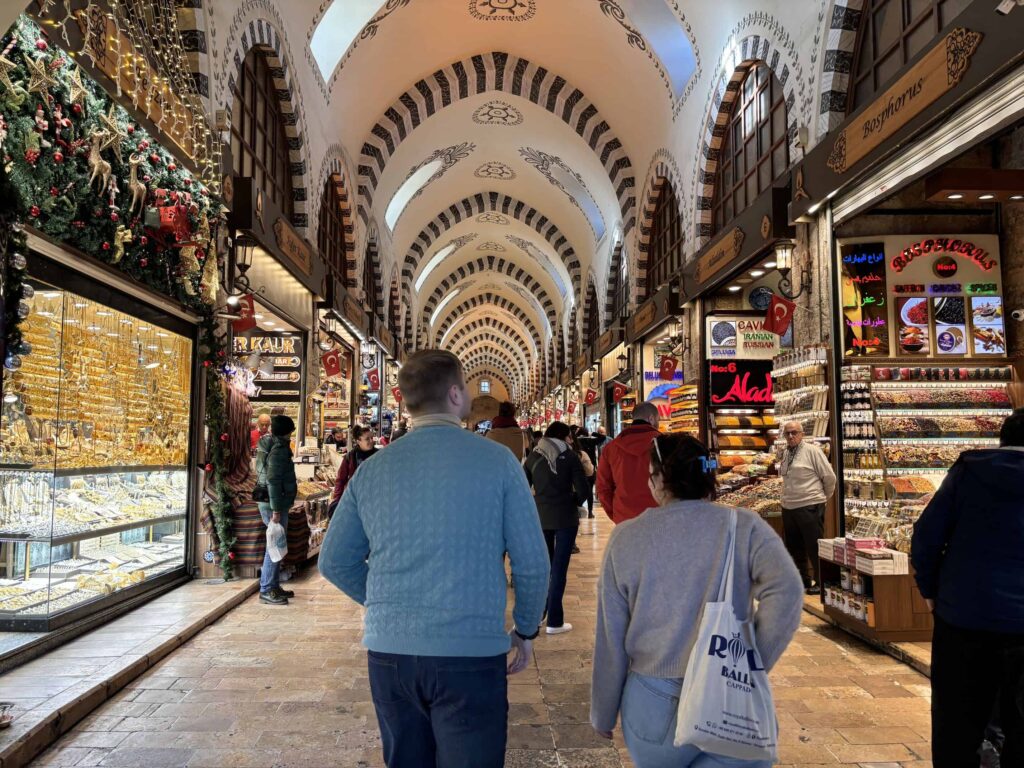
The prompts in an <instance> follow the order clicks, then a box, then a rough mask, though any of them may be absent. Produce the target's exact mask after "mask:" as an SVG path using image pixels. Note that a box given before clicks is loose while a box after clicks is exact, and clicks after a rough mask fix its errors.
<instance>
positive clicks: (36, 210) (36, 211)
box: [28, 205, 42, 218]
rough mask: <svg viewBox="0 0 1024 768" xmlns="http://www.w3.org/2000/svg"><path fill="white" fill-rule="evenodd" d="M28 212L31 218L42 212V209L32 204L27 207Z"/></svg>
mask: <svg viewBox="0 0 1024 768" xmlns="http://www.w3.org/2000/svg"><path fill="white" fill-rule="evenodd" d="M28 212H29V215H30V216H32V217H33V218H35V217H36V216H38V215H39V214H40V213H42V211H40V210H39V206H38V205H33V206H32V207H31V208H29V209H28Z"/></svg>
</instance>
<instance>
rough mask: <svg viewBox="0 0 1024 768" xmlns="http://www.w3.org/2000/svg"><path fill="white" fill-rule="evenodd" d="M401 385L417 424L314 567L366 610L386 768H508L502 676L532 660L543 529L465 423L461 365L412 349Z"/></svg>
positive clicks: (510, 475) (352, 496)
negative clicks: (508, 618) (511, 580)
mask: <svg viewBox="0 0 1024 768" xmlns="http://www.w3.org/2000/svg"><path fill="white" fill-rule="evenodd" d="M398 384H399V386H400V387H401V389H402V395H403V396H404V398H405V406H406V408H408V410H409V413H410V414H412V418H413V425H414V429H413V430H412V431H411V432H409V434H408V435H406V437H405V438H403V439H402V440H400V441H398V442H397V443H395V444H394V445H393V446H391V447H390V449H389V450H387V451H383V452H382V453H381V454H380V455H379V456H377V457H376V458H374V459H373V460H372V461H369V462H367V463H366V464H365V465H364V466H362V467H361V468H360V470H359V472H358V473H356V476H355V477H354V478H353V479H352V481H351V483H349V486H348V489H347V490H346V492H345V494H344V495H343V496H342V497H341V503H340V504H339V505H338V510H337V512H336V513H335V515H334V518H333V519H332V520H331V524H330V527H329V528H328V530H327V536H326V538H325V539H324V544H323V550H322V552H321V554H320V572H321V573H322V574H323V575H324V577H325V578H326V579H327V580H328V581H330V582H331V583H332V584H335V585H336V586H337V587H338V588H339V589H341V590H342V591H343V592H344V593H345V594H347V595H348V596H349V597H351V598H352V599H353V600H355V601H356V602H358V603H359V604H361V605H364V606H365V607H366V616H365V620H364V634H363V644H364V645H365V646H366V648H367V649H368V650H369V661H368V663H369V670H370V691H371V694H372V697H373V703H374V707H375V709H376V711H377V721H378V723H379V725H380V731H381V739H382V741H383V746H384V760H385V762H386V763H387V765H388V768H501V767H502V766H503V765H504V762H505V744H506V731H507V719H508V695H507V684H508V681H507V677H506V673H509V674H514V673H516V672H520V671H522V670H523V669H525V668H526V666H527V665H528V664H529V662H530V660H531V658H532V654H533V650H532V645H531V642H530V641H531V639H532V638H533V637H535V636H536V635H537V628H538V626H539V624H540V621H541V616H542V614H543V611H544V600H545V596H546V594H547V588H548V560H547V558H546V557H545V551H544V550H545V548H544V535H543V534H542V533H541V528H540V523H539V521H538V519H537V512H536V507H535V506H534V503H533V498H532V497H531V496H530V488H529V486H528V485H527V483H526V477H525V475H524V473H523V469H522V467H521V466H520V464H519V462H517V461H516V459H515V457H514V456H512V454H511V453H509V451H508V450H507V449H506V448H505V447H504V446H500V445H496V444H495V443H493V442H490V441H488V440H485V439H483V438H482V437H480V436H479V435H474V434H473V433H472V432H468V431H466V430H464V429H462V428H461V426H460V424H461V421H462V420H463V419H465V418H466V417H467V416H468V415H469V412H470V405H471V401H472V396H471V394H470V393H469V391H468V389H467V388H466V383H465V378H464V374H463V370H462V365H461V364H460V363H459V359H458V358H457V357H455V355H453V354H451V353H450V352H443V351H440V350H423V351H420V352H416V353H415V354H413V355H412V356H411V357H410V358H409V360H408V361H407V362H406V363H405V365H403V366H402V369H401V371H399V374H398ZM506 552H508V556H509V560H510V562H511V568H512V574H513V576H514V577H515V608H514V610H513V613H512V617H513V620H514V622H515V625H514V627H513V629H512V631H511V632H507V631H506V628H505V603H506V596H507V586H506V582H505V570H504V554H505V553H506ZM510 648H511V653H510Z"/></svg>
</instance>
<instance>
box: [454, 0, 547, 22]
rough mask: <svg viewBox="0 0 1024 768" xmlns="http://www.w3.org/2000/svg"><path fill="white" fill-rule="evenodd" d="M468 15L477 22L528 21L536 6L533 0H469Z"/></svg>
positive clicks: (535, 11)
mask: <svg viewBox="0 0 1024 768" xmlns="http://www.w3.org/2000/svg"><path fill="white" fill-rule="evenodd" d="M469 13H470V15H471V16H472V17H473V18H474V19H477V20H478V21H529V20H530V19H532V18H533V16H534V14H535V13H537V6H536V4H535V2H534V0H469Z"/></svg>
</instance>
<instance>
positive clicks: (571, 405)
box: [568, 400, 576, 416]
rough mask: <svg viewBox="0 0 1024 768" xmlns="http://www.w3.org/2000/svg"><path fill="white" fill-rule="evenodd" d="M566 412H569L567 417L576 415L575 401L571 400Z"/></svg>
mask: <svg viewBox="0 0 1024 768" xmlns="http://www.w3.org/2000/svg"><path fill="white" fill-rule="evenodd" d="M568 410H569V415H570V416H572V415H573V414H574V413H576V401H575V400H573V401H572V402H570V403H569V409H568Z"/></svg>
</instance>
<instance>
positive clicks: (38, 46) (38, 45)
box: [36, 38, 50, 51]
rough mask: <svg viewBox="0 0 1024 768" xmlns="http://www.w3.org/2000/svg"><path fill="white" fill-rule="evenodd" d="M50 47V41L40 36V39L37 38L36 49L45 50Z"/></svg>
mask: <svg viewBox="0 0 1024 768" xmlns="http://www.w3.org/2000/svg"><path fill="white" fill-rule="evenodd" d="M49 47H50V44H49V43H48V42H46V41H45V40H43V38H39V39H38V40H36V50H37V51H45V50H46V49H47V48H49Z"/></svg>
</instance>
